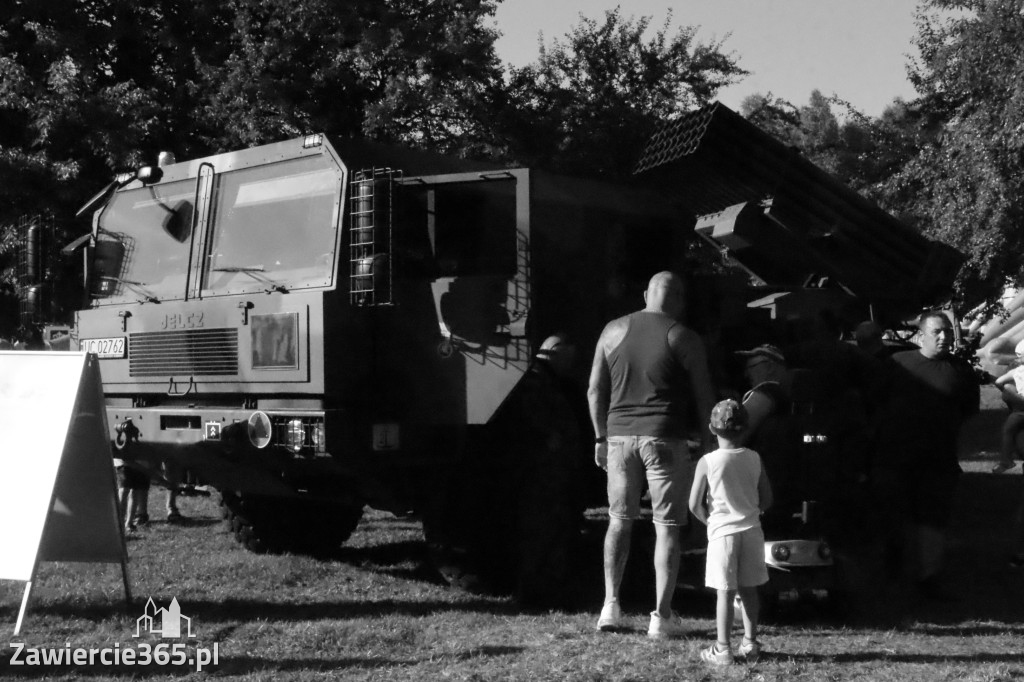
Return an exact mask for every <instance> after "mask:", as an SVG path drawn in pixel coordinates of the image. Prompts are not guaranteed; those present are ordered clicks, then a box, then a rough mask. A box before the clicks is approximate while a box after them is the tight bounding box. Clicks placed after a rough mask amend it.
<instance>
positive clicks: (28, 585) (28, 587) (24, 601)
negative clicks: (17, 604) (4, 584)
mask: <svg viewBox="0 0 1024 682" xmlns="http://www.w3.org/2000/svg"><path fill="white" fill-rule="evenodd" d="M31 592H32V581H31V580H28V581H26V582H25V594H23V595H22V597H21V608H20V609H18V622H17V623H15V624H14V634H15V635H17V634H18V633H19V632H21V622H22V621H23V620H24V619H25V611H26V610H27V609H28V596H29V594H30V593H31Z"/></svg>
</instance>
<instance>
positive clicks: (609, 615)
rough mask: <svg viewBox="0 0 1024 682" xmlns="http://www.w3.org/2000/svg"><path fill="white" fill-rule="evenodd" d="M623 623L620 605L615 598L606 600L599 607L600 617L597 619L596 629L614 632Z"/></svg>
mask: <svg viewBox="0 0 1024 682" xmlns="http://www.w3.org/2000/svg"><path fill="white" fill-rule="evenodd" d="M623 625H624V621H623V618H622V607H621V606H619V602H618V601H617V600H615V599H613V600H612V601H610V602H606V603H605V605H604V607H602V608H601V617H600V618H598V619H597V629H598V630H600V631H602V632H614V631H615V630H621V629H622V626H623Z"/></svg>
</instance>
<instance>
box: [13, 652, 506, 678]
mask: <svg viewBox="0 0 1024 682" xmlns="http://www.w3.org/2000/svg"><path fill="white" fill-rule="evenodd" d="M524 650H525V648H524V647H514V646H481V647H476V648H473V649H470V650H467V651H463V652H459V653H456V654H451V655H449V656H448V657H447V658H451V659H452V662H453V663H454V662H459V661H464V660H471V659H480V658H487V657H490V658H496V657H501V656H515V655H518V654H520V653H522V652H523V651H524ZM23 657H24V655H23ZM9 661H10V657H9V656H2V657H0V666H2V667H3V669H4V670H5V677H14V678H25V679H34V678H49V677H54V676H56V675H73V676H74V677H76V678H78V677H101V676H102V677H108V676H112V675H117V676H121V675H123V676H130V677H133V678H147V677H157V676H160V677H184V676H186V675H191V674H194V673H195V666H189V665H181V666H169V665H165V666H158V665H153V664H150V665H146V666H127V665H94V666H54V665H47V666H42V665H40V666H28V665H13V666H12V665H8V662H9ZM422 662H423V660H421V659H416V658H406V659H397V658H396V659H386V658H355V657H344V658H333V659H332V658H308V659H304V658H275V659H268V658H259V657H256V656H220V657H219V663H218V664H217V665H209V666H207V667H205V668H203V672H204V673H209V674H215V675H221V676H223V675H245V674H250V673H294V672H307V671H308V672H328V673H329V672H344V671H345V670H356V669H358V670H371V669H375V668H384V669H387V668H399V667H410V666H414V665H419V664H420V663H422Z"/></svg>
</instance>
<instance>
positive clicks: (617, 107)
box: [495, 8, 747, 177]
mask: <svg viewBox="0 0 1024 682" xmlns="http://www.w3.org/2000/svg"><path fill="white" fill-rule="evenodd" d="M671 18H672V15H671V13H669V15H668V16H667V17H666V19H665V22H664V24H663V26H662V28H661V29H659V30H657V31H655V32H654V33H653V35H651V36H650V37H645V36H647V34H648V29H649V27H650V23H651V17H646V16H645V17H640V18H629V19H626V18H623V16H622V13H621V10H620V9H619V8H616V9H614V10H610V11H607V12H605V14H604V18H603V19H600V20H598V19H590V18H586V17H581V18H580V21H579V23H578V24H577V25H576V26H575V27H574V28H573V29H572V30H571V31H570V32H569V33H567V34H566V35H565V36H564V38H563V39H556V40H554V41H553V42H552V43H551V44H550V45H548V46H542V47H541V52H540V56H539V59H538V60H537V61H536V62H535V63H533V64H530V65H528V66H525V67H523V68H512V69H511V71H510V74H509V85H508V94H507V105H506V106H504V107H502V109H501V110H500V111H498V112H497V116H498V118H497V120H496V122H495V132H496V135H497V136H498V142H497V144H498V145H499V146H501V147H502V148H503V149H504V152H505V153H506V155H507V156H508V157H510V158H511V159H514V160H516V161H518V162H519V163H524V164H530V165H540V166H542V167H546V168H550V169H553V170H558V171H561V172H567V173H573V174H580V175H592V176H593V175H599V176H605V177H615V176H625V175H628V174H629V173H630V172H631V171H632V169H633V166H634V164H635V162H636V159H637V158H638V156H639V153H640V151H641V149H642V146H643V144H644V143H645V142H646V141H647V140H648V139H649V138H650V136H651V135H652V134H653V132H654V131H655V130H656V128H657V126H658V125H659V124H660V123H662V122H664V121H669V120H672V119H673V118H676V117H678V116H679V115H680V114H682V113H685V112H687V111H690V110H692V109H693V108H695V107H698V106H702V105H704V104H707V103H708V102H710V101H711V100H713V99H714V97H715V95H716V94H717V92H718V90H719V89H720V88H722V87H723V86H725V85H728V84H730V83H733V82H735V81H736V80H738V79H739V78H740V77H741V76H743V75H745V74H746V73H747V72H746V71H744V70H743V69H741V68H740V67H739V66H738V64H737V61H736V58H735V56H734V55H731V54H727V53H725V52H723V51H722V45H723V42H722V41H719V42H715V43H710V44H702V43H698V42H697V41H696V40H695V34H696V28H694V27H682V28H679V29H678V30H677V31H676V32H675V33H673V34H670V32H669V24H670V22H671Z"/></svg>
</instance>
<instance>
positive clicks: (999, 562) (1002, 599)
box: [0, 427, 1024, 682]
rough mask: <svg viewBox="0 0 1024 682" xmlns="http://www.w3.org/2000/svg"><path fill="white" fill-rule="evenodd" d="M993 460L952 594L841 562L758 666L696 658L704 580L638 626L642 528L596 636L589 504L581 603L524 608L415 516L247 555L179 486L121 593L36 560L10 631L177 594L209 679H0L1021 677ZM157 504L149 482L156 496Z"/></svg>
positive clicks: (1008, 492)
mask: <svg viewBox="0 0 1024 682" xmlns="http://www.w3.org/2000/svg"><path fill="white" fill-rule="evenodd" d="M986 428H987V427H986ZM979 443H980V441H979ZM976 445H977V444H976ZM972 447H973V446H972ZM990 465H991V456H990V455H989V454H987V451H986V450H984V449H982V450H980V454H979V451H978V450H972V452H971V453H969V455H968V456H965V468H966V469H967V470H968V473H967V474H966V475H965V476H964V479H963V485H962V486H961V488H960V491H959V497H958V510H959V513H958V516H957V520H956V522H955V524H954V527H953V529H952V532H951V540H952V541H951V546H950V552H949V577H950V579H951V584H952V585H954V586H955V587H956V588H957V590H958V592H959V593H960V594H961V595H962V596H963V599H962V600H961V601H957V602H954V603H949V604H935V603H929V602H922V601H919V600H918V599H917V598H916V597H915V596H914V595H913V593H911V592H908V591H905V590H901V589H900V586H899V585H887V584H885V583H884V582H882V581H879V580H877V576H876V575H875V574H874V573H873V572H872V570H871V568H870V566H871V563H870V562H859V561H852V562H851V566H854V567H855V568H852V569H851V571H850V573H849V575H850V584H851V585H853V586H854V587H855V588H856V591H855V594H856V599H855V600H854V603H853V605H852V608H851V609H850V610H849V612H847V613H846V614H844V615H843V616H842V617H839V618H837V617H827V615H826V614H825V613H824V612H823V611H822V610H821V609H820V608H818V607H817V605H815V604H808V603H803V602H799V603H797V602H794V603H790V604H784V605H783V609H782V610H781V611H780V613H779V615H778V617H777V618H776V619H774V620H773V621H772V622H769V623H767V624H765V626H764V628H763V632H762V640H763V642H764V645H765V648H766V650H767V651H768V652H770V653H768V654H767V655H765V656H764V657H763V658H762V660H761V661H760V662H758V663H756V664H753V665H743V664H740V665H736V666H734V667H732V668H729V669H710V668H708V667H707V666H706V665H704V664H702V663H701V662H700V660H699V657H698V653H699V649H700V648H701V647H702V646H706V645H707V644H708V643H710V642H711V641H712V638H713V631H714V622H713V600H712V598H711V596H710V595H708V594H706V593H705V592H703V591H694V590H688V589H687V590H680V591H679V592H677V599H676V607H677V609H678V610H679V612H680V613H681V615H682V616H683V618H684V621H685V623H686V624H687V626H688V629H689V632H690V634H689V636H688V637H687V638H686V639H684V640H681V641H675V642H653V641H649V640H648V639H647V637H646V636H645V633H646V626H647V615H646V613H647V611H648V610H649V609H650V607H651V601H652V596H651V595H650V590H651V589H652V588H651V587H650V583H649V582H648V581H649V569H647V563H648V561H649V554H648V552H649V546H648V545H649V542H648V541H647V540H648V538H647V537H646V536H644V535H643V534H641V535H640V536H639V537H638V538H637V542H635V546H634V550H635V551H634V557H633V558H632V560H631V563H630V567H629V569H628V570H629V575H628V576H627V583H628V585H627V590H626V594H625V595H624V600H625V605H626V607H627V610H628V612H629V613H630V614H631V615H630V625H631V631H628V632H625V633H619V634H604V633H598V632H595V631H594V629H593V626H594V622H595V620H596V617H597V611H598V610H599V606H600V599H601V597H600V594H601V586H600V585H601V583H600V580H601V579H600V561H601V548H600V537H601V534H602V532H603V527H604V526H603V521H602V517H601V514H600V513H599V512H595V513H593V514H591V515H590V516H589V517H588V528H587V533H588V537H589V539H590V541H589V542H588V543H587V545H586V546H587V549H586V552H587V554H588V556H587V557H585V561H584V562H583V565H584V566H587V567H589V568H588V570H586V571H584V572H583V573H581V575H580V580H581V581H582V582H584V583H585V584H586V585H587V586H588V588H592V589H588V590H587V593H588V594H591V595H592V599H590V601H589V603H587V604H584V605H582V606H581V608H579V609H577V610H567V611H555V612H547V613H526V612H522V611H520V610H519V609H518V608H517V607H516V606H515V605H514V604H513V603H511V602H510V601H509V600H507V599H503V598H496V597H491V596H486V595H475V594H470V593H467V592H463V591H459V590H454V589H451V588H449V587H447V586H446V585H444V584H443V583H442V581H441V580H440V579H439V578H438V576H437V575H436V574H435V573H434V572H433V570H431V569H430V568H429V565H428V562H427V560H426V553H425V549H424V546H423V543H422V533H421V530H420V527H419V525H418V523H416V522H415V521H413V520H411V519H404V518H396V517H393V516H391V515H390V514H385V513H381V512H372V511H370V512H368V513H367V516H366V517H365V518H364V521H363V523H362V524H361V526H360V527H359V529H357V531H356V533H355V534H354V535H353V537H352V539H351V540H350V541H349V543H347V545H346V547H345V548H343V550H342V551H341V553H340V554H339V556H338V557H337V558H336V559H334V560H330V561H316V560H312V559H308V558H305V557H297V556H287V555H285V556H258V555H253V554H249V553H246V552H244V551H242V550H241V549H239V548H238V547H237V546H236V545H235V544H234V542H233V540H232V539H231V537H230V535H229V534H228V532H227V530H226V529H225V528H224V527H223V524H222V522H221V521H220V520H219V516H218V514H217V508H216V505H215V504H214V503H213V501H212V500H211V499H210V498H207V497H201V496H197V497H186V498H183V499H182V505H181V506H182V511H183V512H184V513H185V514H186V516H188V517H189V519H190V520H189V522H188V524H186V525H179V526H172V525H168V524H166V523H164V522H163V521H161V520H159V519H156V520H154V522H153V523H152V524H151V525H150V526H149V527H148V528H147V529H145V530H144V531H143V532H141V533H140V534H138V535H136V536H134V537H133V538H132V539H130V540H129V542H128V548H129V556H130V575H131V581H132V588H133V591H134V596H135V600H134V604H132V605H131V607H128V608H126V607H125V605H124V603H123V594H122V589H121V581H120V574H119V570H118V568H117V567H116V566H101V565H88V564H42V565H41V567H40V571H39V575H38V577H37V584H36V586H35V588H34V591H33V599H32V601H31V604H30V607H29V612H28V615H27V617H26V621H25V624H24V626H23V629H22V633H21V634H20V635H19V636H17V637H13V636H9V639H7V640H6V641H7V642H8V643H10V642H22V643H24V644H25V645H26V646H27V647H35V648H42V647H53V648H63V647H64V646H65V643H70V645H71V646H73V647H101V646H114V645H115V644H118V645H119V646H120V647H121V648H126V647H137V646H138V645H139V643H140V641H142V640H136V639H135V638H134V637H133V636H132V635H133V634H134V632H135V621H136V619H137V618H138V617H139V616H140V615H142V610H143V605H144V603H145V601H146V599H147V598H149V597H152V598H153V600H154V601H155V602H156V603H157V605H158V606H167V604H168V603H169V602H170V600H171V599H172V598H174V597H176V598H177V599H178V601H179V603H180V605H181V610H182V613H183V614H184V615H186V616H189V617H191V618H192V623H193V630H194V632H195V634H196V635H197V639H196V640H192V642H191V643H190V645H189V646H190V647H192V648H195V647H196V646H199V647H210V646H212V645H213V643H214V642H216V643H217V645H218V650H219V658H220V660H219V665H217V666H216V667H210V668H209V669H208V670H207V671H204V672H202V673H196V672H194V670H191V669H188V670H186V669H182V668H174V669H171V668H161V667H158V666H152V665H151V666H148V667H136V666H131V667H129V666H121V667H116V668H110V667H102V666H80V667H50V668H40V667H26V666H11V665H9V661H10V657H11V654H12V649H11V647H9V646H6V647H5V648H4V650H3V653H2V654H0V671H2V672H0V675H2V676H4V677H8V678H18V677H29V678H42V677H47V678H63V679H83V678H84V679H95V680H103V679H123V678H125V677H139V678H147V679H154V680H156V679H171V678H199V677H206V676H208V675H212V676H215V677H217V678H232V679H235V678H237V679H244V680H257V679H275V680H277V679H288V680H319V679H345V680H415V681H416V682H423V681H425V680H480V681H483V680H531V682H539V681H543V680H579V681H584V680H645V681H647V680H650V681H654V682H657V681H661V680H882V681H887V680H888V681H892V682H896V681H898V682H916V681H922V682H923V681H928V682H931V681H933V680H978V681H981V680H986V681H995V680H1019V679H1024V580H1022V577H1024V574H1022V573H1021V572H1019V571H1018V572H1014V571H1013V570H1012V569H1010V568H1009V567H1008V566H1007V565H1006V563H1005V561H1004V560H1003V555H1004V554H1005V552H1006V543H1007V533H1008V530H1009V514H1010V513H1011V512H1012V509H1013V506H1014V504H1015V502H1016V499H1017V495H1018V494H1019V492H1020V486H1021V478H1020V474H1019V472H1018V473H1014V474H1003V475H1000V476H994V475H991V474H988V473H983V472H985V471H987V469H988V468H989V467H990ZM159 499H160V496H159V495H156V494H154V496H153V500H152V503H151V504H152V505H153V507H154V508H157V507H158V505H157V504H156V503H157V502H158V500H159ZM155 516H158V515H155ZM21 589H22V586H21V584H20V583H13V582H2V583H0V627H5V628H10V629H11V630H10V631H13V627H14V622H15V619H16V616H17V610H18V605H19V602H20V595H21ZM10 631H9V632H10ZM144 639H145V638H144ZM145 641H148V642H150V643H151V644H156V643H158V642H159V641H160V640H159V639H156V638H154V637H152V636H151V637H149V638H148V639H145ZM165 641H168V640H165Z"/></svg>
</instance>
